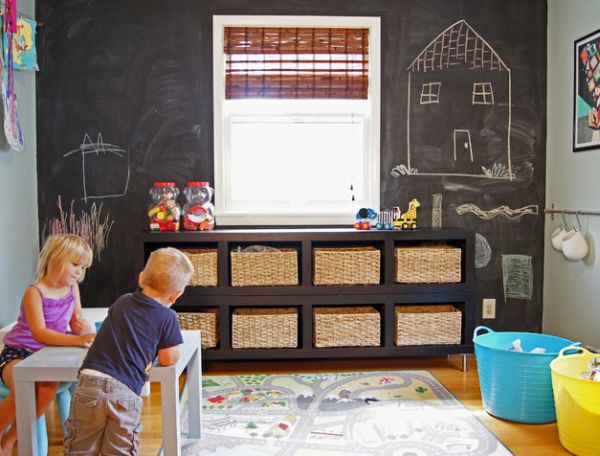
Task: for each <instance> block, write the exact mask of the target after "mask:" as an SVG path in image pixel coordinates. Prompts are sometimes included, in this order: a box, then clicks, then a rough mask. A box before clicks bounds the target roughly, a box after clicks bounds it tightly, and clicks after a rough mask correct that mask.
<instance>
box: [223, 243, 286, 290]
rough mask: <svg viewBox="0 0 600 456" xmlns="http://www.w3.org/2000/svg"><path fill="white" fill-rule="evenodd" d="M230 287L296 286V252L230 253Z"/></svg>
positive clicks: (282, 250)
mask: <svg viewBox="0 0 600 456" xmlns="http://www.w3.org/2000/svg"><path fill="white" fill-rule="evenodd" d="M231 285H232V286H234V287H248V286H265V285H267V286H270V285H298V252H297V251H296V250H295V249H281V251H279V252H238V251H235V250H234V251H232V252H231Z"/></svg>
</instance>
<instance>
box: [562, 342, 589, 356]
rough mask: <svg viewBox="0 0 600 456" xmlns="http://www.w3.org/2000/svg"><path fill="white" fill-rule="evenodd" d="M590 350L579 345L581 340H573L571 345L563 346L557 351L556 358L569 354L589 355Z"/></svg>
mask: <svg viewBox="0 0 600 456" xmlns="http://www.w3.org/2000/svg"><path fill="white" fill-rule="evenodd" d="M591 354H592V352H590V351H589V350H588V349H587V348H584V347H582V346H581V342H575V343H574V344H572V345H569V346H568V347H564V348H563V349H562V350H561V351H559V352H558V356H557V358H562V357H563V356H570V355H591Z"/></svg>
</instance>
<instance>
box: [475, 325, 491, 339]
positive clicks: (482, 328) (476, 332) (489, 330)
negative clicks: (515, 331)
mask: <svg viewBox="0 0 600 456" xmlns="http://www.w3.org/2000/svg"><path fill="white" fill-rule="evenodd" d="M480 330H481V331H484V330H485V333H484V334H487V333H493V332H494V330H493V329H490V328H488V327H487V326H478V327H477V328H475V331H473V339H475V338H476V337H477V336H479V334H478V333H479V331H480Z"/></svg>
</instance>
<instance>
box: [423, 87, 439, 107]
mask: <svg viewBox="0 0 600 456" xmlns="http://www.w3.org/2000/svg"><path fill="white" fill-rule="evenodd" d="M441 85H442V84H441V82H429V83H425V84H423V87H421V104H430V103H439V102H440V86H441Z"/></svg>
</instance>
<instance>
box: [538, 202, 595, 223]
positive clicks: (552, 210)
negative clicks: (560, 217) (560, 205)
mask: <svg viewBox="0 0 600 456" xmlns="http://www.w3.org/2000/svg"><path fill="white" fill-rule="evenodd" d="M544 213H545V214H550V215H551V217H552V220H554V214H574V215H600V211H580V210H576V209H557V208H555V207H554V204H552V207H547V208H545V209H544Z"/></svg>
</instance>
